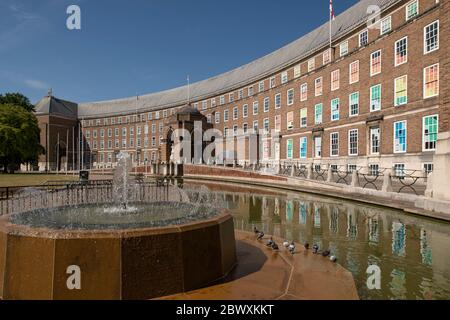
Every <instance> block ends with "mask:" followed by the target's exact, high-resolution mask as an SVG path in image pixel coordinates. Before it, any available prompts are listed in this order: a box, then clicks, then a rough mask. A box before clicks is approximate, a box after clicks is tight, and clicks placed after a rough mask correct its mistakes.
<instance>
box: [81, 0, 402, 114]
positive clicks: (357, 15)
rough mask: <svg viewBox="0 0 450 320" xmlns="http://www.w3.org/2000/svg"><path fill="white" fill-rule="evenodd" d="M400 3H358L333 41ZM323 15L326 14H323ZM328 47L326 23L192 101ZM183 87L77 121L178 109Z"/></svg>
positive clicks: (85, 106) (207, 85)
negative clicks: (373, 9) (375, 11)
mask: <svg viewBox="0 0 450 320" xmlns="http://www.w3.org/2000/svg"><path fill="white" fill-rule="evenodd" d="M400 1H401V0H361V1H359V2H358V3H356V4H355V5H353V6H352V7H351V8H349V9H348V10H346V11H345V12H343V13H342V14H340V15H338V16H337V17H336V20H335V21H334V22H333V30H332V37H333V39H337V38H339V37H341V36H343V35H345V34H346V33H348V32H350V31H352V30H354V29H356V28H358V27H360V26H362V25H364V24H365V23H366V21H367V18H368V16H369V14H368V13H367V9H368V7H369V6H371V5H377V6H379V7H380V8H381V10H384V9H386V8H387V7H389V6H391V5H394V4H396V3H398V2H400ZM324 14H325V13H324ZM328 43H329V24H328V23H325V24H323V25H322V26H320V27H319V28H317V29H315V30H314V31H312V32H310V33H308V34H306V35H304V36H303V37H301V38H300V39H298V40H296V41H294V42H292V43H290V44H288V45H286V46H285V47H282V48H281V49H278V50H276V51H274V52H272V53H270V54H268V55H266V56H264V57H262V58H260V59H257V60H255V61H253V62H250V63H248V64H246V65H243V66H241V67H239V68H236V69H234V70H231V71H229V72H226V73H223V74H221V75H218V76H215V77H213V78H210V79H207V80H203V81H200V82H197V83H194V84H192V85H191V88H190V90H191V97H192V100H193V101H195V100H203V99H206V98H208V97H211V95H213V94H214V95H219V94H221V93H226V92H228V91H231V90H235V89H237V88H239V87H243V86H246V85H251V84H252V83H253V82H255V81H257V80H259V79H262V78H264V77H267V76H269V75H270V74H273V73H275V72H278V71H280V70H282V69H283V68H286V67H287V66H289V65H290V64H292V63H295V62H297V61H299V60H301V59H304V58H306V57H308V56H309V55H311V54H312V53H314V52H315V51H318V50H321V49H324V48H326V46H327V45H328ZM186 91H187V88H186V86H182V87H179V88H175V89H171V90H166V91H161V92H156V93H152V94H148V95H143V96H139V98H137V97H132V98H125V99H118V100H111V101H101V102H91V103H81V104H79V110H78V115H79V118H85V117H86V118H89V117H96V116H114V115H120V114H124V113H132V112H135V111H136V110H138V111H139V112H147V111H152V110H159V109H163V108H169V107H175V106H180V105H182V104H184V103H185V101H186Z"/></svg>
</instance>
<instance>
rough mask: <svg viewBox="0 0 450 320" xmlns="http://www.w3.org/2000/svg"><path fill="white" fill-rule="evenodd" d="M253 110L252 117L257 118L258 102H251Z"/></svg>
mask: <svg viewBox="0 0 450 320" xmlns="http://www.w3.org/2000/svg"><path fill="white" fill-rule="evenodd" d="M255 106H256V107H257V110H256V113H255ZM252 109H253V110H252V111H253V115H254V116H257V115H258V114H259V102H258V101H254V102H253V108H252Z"/></svg>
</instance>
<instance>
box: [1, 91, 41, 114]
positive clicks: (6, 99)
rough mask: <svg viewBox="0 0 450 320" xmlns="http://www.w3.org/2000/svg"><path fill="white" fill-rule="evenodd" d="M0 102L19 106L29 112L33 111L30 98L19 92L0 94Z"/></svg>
mask: <svg viewBox="0 0 450 320" xmlns="http://www.w3.org/2000/svg"><path fill="white" fill-rule="evenodd" d="M0 104H10V105H14V106H20V107H23V108H24V109H25V110H27V111H29V112H32V111H34V105H32V104H31V102H30V100H29V99H28V98H27V97H25V96H24V95H23V94H21V93H5V94H3V95H2V94H0Z"/></svg>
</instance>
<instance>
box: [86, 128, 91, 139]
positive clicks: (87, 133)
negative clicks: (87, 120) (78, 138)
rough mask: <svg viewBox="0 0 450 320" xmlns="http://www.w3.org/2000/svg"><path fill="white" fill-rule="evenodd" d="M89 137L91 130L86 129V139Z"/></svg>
mask: <svg viewBox="0 0 450 320" xmlns="http://www.w3.org/2000/svg"><path fill="white" fill-rule="evenodd" d="M90 138H91V132H90V131H89V130H87V131H86V139H90Z"/></svg>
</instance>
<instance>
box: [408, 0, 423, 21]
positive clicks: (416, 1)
mask: <svg viewBox="0 0 450 320" xmlns="http://www.w3.org/2000/svg"><path fill="white" fill-rule="evenodd" d="M414 3H417V13H416V15H415V16H414V17H408V7H409V6H411V5H413V4H414ZM419 13H420V11H419V1H418V0H413V1H411V2H409V3H407V4H406V6H405V20H406V21H409V20H411V19H414V18H415V17H417V16H418V15H419Z"/></svg>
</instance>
